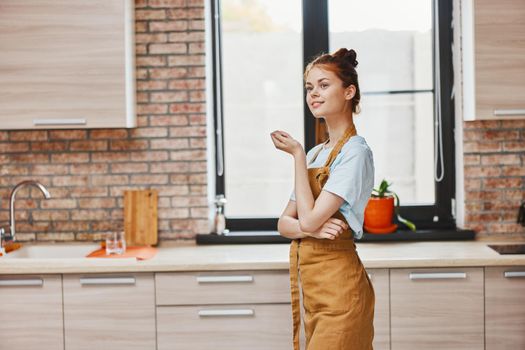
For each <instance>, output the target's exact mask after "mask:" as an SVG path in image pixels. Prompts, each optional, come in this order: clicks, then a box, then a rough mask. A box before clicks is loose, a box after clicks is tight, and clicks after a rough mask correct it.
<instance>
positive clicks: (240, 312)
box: [199, 309, 255, 317]
mask: <svg viewBox="0 0 525 350" xmlns="http://www.w3.org/2000/svg"><path fill="white" fill-rule="evenodd" d="M253 315H255V311H254V310H253V309H237V310H234V309H231V310H199V317H221V316H253Z"/></svg>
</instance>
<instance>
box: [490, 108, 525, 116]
mask: <svg viewBox="0 0 525 350" xmlns="http://www.w3.org/2000/svg"><path fill="white" fill-rule="evenodd" d="M494 115H525V109H495V110H494Z"/></svg>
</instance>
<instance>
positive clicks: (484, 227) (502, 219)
mask: <svg viewBox="0 0 525 350" xmlns="http://www.w3.org/2000/svg"><path fill="white" fill-rule="evenodd" d="M463 128H464V145H463V147H464V161H465V174H464V175H465V223H466V225H467V227H469V228H471V229H474V230H476V232H478V237H480V238H481V239H493V238H498V237H505V238H522V239H523V238H525V228H524V227H522V226H520V225H518V224H516V219H517V215H518V207H519V204H520V203H521V202H522V201H524V200H525V120H505V121H499V120H491V121H476V122H464V123H463Z"/></svg>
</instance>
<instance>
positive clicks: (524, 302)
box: [485, 266, 525, 350]
mask: <svg viewBox="0 0 525 350" xmlns="http://www.w3.org/2000/svg"><path fill="white" fill-rule="evenodd" d="M485 342H486V350H507V349H509V350H514V349H525V266H521V267H519V266H514V267H486V268H485Z"/></svg>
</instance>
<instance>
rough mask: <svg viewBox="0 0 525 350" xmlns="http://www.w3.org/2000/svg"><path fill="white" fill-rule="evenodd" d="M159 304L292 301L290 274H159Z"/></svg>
mask: <svg viewBox="0 0 525 350" xmlns="http://www.w3.org/2000/svg"><path fill="white" fill-rule="evenodd" d="M155 283H156V296H157V305H206V304H252V303H290V300H291V296H290V277H289V273H288V271H287V270H283V271H223V272H217V271H213V272H181V273H157V274H155Z"/></svg>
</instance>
